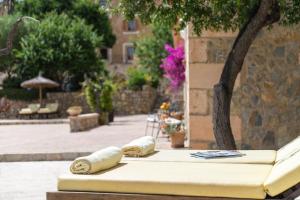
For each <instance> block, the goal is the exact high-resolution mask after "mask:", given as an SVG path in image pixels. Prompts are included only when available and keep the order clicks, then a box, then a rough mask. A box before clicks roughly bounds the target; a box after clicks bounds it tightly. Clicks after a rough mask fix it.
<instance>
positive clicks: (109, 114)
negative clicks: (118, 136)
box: [108, 111, 115, 122]
mask: <svg viewBox="0 0 300 200" xmlns="http://www.w3.org/2000/svg"><path fill="white" fill-rule="evenodd" d="M114 118H115V112H114V111H111V112H109V113H108V121H109V122H113V121H114Z"/></svg>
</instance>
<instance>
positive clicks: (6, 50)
mask: <svg viewBox="0 0 300 200" xmlns="http://www.w3.org/2000/svg"><path fill="white" fill-rule="evenodd" d="M25 19H29V20H32V21H35V22H39V21H38V20H36V19H34V18H32V17H27V16H23V17H20V18H19V19H18V20H17V21H16V22H15V23H14V25H13V26H12V29H11V30H10V32H9V33H8V36H7V40H6V47H5V48H3V49H0V56H4V55H9V54H10V52H11V50H12V48H13V42H14V39H15V37H16V35H17V33H18V29H19V27H20V25H21V24H22V23H23V22H24V20H25Z"/></svg>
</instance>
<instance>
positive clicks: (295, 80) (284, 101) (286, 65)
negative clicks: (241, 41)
mask: <svg viewBox="0 0 300 200" xmlns="http://www.w3.org/2000/svg"><path fill="white" fill-rule="evenodd" d="M299 55H300V25H298V26H296V27H279V26H274V28H273V29H271V31H269V30H266V29H265V30H263V31H262V32H261V33H260V34H259V35H258V37H257V38H256V40H255V42H254V44H253V45H252V46H251V48H250V51H249V53H248V55H247V57H246V60H245V64H244V69H243V73H242V75H243V77H244V78H243V79H242V83H241V87H240V90H239V91H238V93H239V96H240V97H239V99H240V100H241V102H240V104H241V118H242V122H243V123H242V133H243V134H242V138H243V143H244V145H245V148H247V147H248V148H253V149H276V148H279V147H281V146H283V145H284V144H286V143H287V142H289V141H290V140H292V139H293V138H295V137H296V136H298V135H300V126H299V119H300V57H299Z"/></svg>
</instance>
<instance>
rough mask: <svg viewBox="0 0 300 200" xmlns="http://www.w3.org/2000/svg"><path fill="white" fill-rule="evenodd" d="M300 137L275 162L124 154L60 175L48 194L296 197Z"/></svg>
mask: <svg viewBox="0 0 300 200" xmlns="http://www.w3.org/2000/svg"><path fill="white" fill-rule="evenodd" d="M299 142H300V138H297V139H296V140H294V141H293V142H291V143H290V144H288V148H287V147H284V148H282V149H280V150H279V152H281V153H280V154H282V155H284V156H283V157H281V159H279V160H277V159H276V158H275V163H274V164H273V162H271V163H269V164H261V163H260V164H248V163H247V162H246V163H245V162H242V163H237V162H236V163H232V162H230V163H226V162H224V163H220V162H219V161H218V162H216V163H207V162H194V161H192V162H191V161H190V160H184V159H183V160H180V159H178V160H174V158H173V160H169V161H167V162H166V161H164V160H162V157H161V158H159V159H161V160H155V159H153V158H152V159H149V158H151V156H149V157H148V158H140V160H137V159H136V160H134V159H133V160H128V159H127V160H125V159H123V160H122V162H121V163H120V164H119V165H118V166H116V167H114V168H112V169H109V170H106V171H102V172H99V173H97V174H93V175H74V174H66V175H63V176H60V177H59V179H58V190H59V192H49V193H47V200H77V199H78V200H79V199H84V200H96V199H99V200H100V199H101V200H119V199H121V200H155V199H161V200H212V199H228V200H229V199H231V200H236V199H287V200H289V199H294V198H296V197H298V196H300V184H299V183H300V146H299V144H300V143H299ZM249 152H250V151H249ZM260 152H261V153H262V152H265V151H260ZM164 153H166V152H164ZM256 153H257V155H258V154H259V151H257V152H256ZM269 153H270V152H269ZM181 154H183V153H181ZM254 154H255V153H253V155H254ZM153 155H155V154H153ZM153 155H152V156H153ZM157 155H158V154H157ZM164 155H166V154H164ZM249 155H250V154H248V156H249ZM273 158H274V156H273ZM147 159H148V160H147ZM181 159H182V158H181ZM227 159H229V158H227ZM230 159H234V158H230ZM237 159H238V158H237ZM210 162H211V161H210Z"/></svg>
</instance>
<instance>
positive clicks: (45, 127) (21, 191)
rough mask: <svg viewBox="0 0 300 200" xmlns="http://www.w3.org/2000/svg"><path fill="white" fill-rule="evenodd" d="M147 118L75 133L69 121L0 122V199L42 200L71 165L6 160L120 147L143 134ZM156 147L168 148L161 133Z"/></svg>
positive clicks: (70, 155)
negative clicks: (62, 122) (63, 122)
mask: <svg viewBox="0 0 300 200" xmlns="http://www.w3.org/2000/svg"><path fill="white" fill-rule="evenodd" d="M146 118H147V115H134V116H125V117H117V118H116V120H115V122H114V123H112V124H111V125H109V126H101V127H98V128H95V129H92V130H90V131H85V132H78V133H70V128H69V125H68V124H34V125H33V124H31V125H3V124H2V125H0V161H2V162H0V200H45V199H46V192H47V191H55V190H56V181H57V176H58V175H59V174H63V173H65V172H66V171H68V169H69V165H70V162H69V161H51V162H49V161H48V162H4V161H5V159H6V160H9V159H8V158H10V159H11V160H10V161H13V160H14V161H17V160H25V161H30V160H32V158H33V157H34V158H39V159H40V160H43V159H46V160H55V159H67V160H72V159H74V158H75V157H78V156H80V155H84V154H85V153H88V152H93V151H95V150H98V149H101V148H103V147H106V146H109V145H115V146H122V145H123V144H125V143H127V142H129V141H131V140H132V139H134V138H137V137H141V136H143V135H144V134H145V127H146ZM6 123H8V124H10V121H7V122H6ZM157 147H158V148H169V147H170V143H169V142H168V140H167V139H166V138H165V137H161V136H160V137H159V138H158V144H157ZM64 156H65V157H64ZM1 159H2V160H1Z"/></svg>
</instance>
